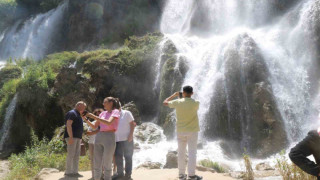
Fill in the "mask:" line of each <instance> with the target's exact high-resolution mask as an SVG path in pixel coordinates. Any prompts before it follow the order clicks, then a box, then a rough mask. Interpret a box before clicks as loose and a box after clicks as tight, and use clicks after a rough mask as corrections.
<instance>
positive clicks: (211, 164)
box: [199, 159, 226, 173]
mask: <svg viewBox="0 0 320 180" xmlns="http://www.w3.org/2000/svg"><path fill="white" fill-rule="evenodd" d="M199 164H200V165H201V166H203V167H207V168H211V169H214V170H215V171H217V173H225V172H226V170H225V169H224V168H223V167H222V166H220V165H219V163H217V162H213V161H211V160H209V159H204V160H201V161H199Z"/></svg>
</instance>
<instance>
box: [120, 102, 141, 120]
mask: <svg viewBox="0 0 320 180" xmlns="http://www.w3.org/2000/svg"><path fill="white" fill-rule="evenodd" d="M121 108H122V109H124V110H128V111H130V112H131V113H132V115H133V117H134V121H135V122H136V123H137V125H141V124H142V121H141V117H140V113H139V110H138V108H137V106H136V105H135V104H134V102H132V101H131V102H129V103H127V104H125V105H123V106H122V107H121Z"/></svg>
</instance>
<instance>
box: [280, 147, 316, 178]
mask: <svg viewBox="0 0 320 180" xmlns="http://www.w3.org/2000/svg"><path fill="white" fill-rule="evenodd" d="M285 154H286V152H285V150H283V151H281V153H280V158H278V159H277V162H276V166H277V168H278V170H279V172H280V174H281V176H282V178H283V180H290V179H294V180H316V179H317V178H316V177H315V176H312V175H310V174H307V173H305V172H304V171H303V170H301V169H300V168H299V167H297V166H296V165H295V164H291V163H289V161H288V159H287V157H286V156H285Z"/></svg>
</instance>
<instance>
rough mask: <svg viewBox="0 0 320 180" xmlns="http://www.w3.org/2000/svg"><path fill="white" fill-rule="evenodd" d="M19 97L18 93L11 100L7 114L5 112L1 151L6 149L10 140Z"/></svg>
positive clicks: (0, 132) (0, 131)
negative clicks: (5, 146)
mask: <svg viewBox="0 0 320 180" xmlns="http://www.w3.org/2000/svg"><path fill="white" fill-rule="evenodd" d="M17 98H18V95H17V94H16V95H15V96H14V97H13V99H12V100H11V102H10V104H9V106H8V107H7V110H6V114H5V117H4V122H3V125H2V127H1V129H0V135H1V139H0V152H1V151H2V150H4V145H5V142H6V141H7V140H8V137H9V133H10V130H11V126H12V123H13V122H12V121H13V115H14V112H15V110H16V104H17Z"/></svg>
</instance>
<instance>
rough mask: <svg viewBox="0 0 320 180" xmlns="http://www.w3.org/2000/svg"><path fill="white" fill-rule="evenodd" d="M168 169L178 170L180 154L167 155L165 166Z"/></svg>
mask: <svg viewBox="0 0 320 180" xmlns="http://www.w3.org/2000/svg"><path fill="white" fill-rule="evenodd" d="M164 168H166V169H172V168H178V152H177V151H169V152H168V154H167V161H166V164H165V165H164Z"/></svg>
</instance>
